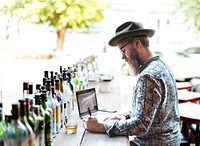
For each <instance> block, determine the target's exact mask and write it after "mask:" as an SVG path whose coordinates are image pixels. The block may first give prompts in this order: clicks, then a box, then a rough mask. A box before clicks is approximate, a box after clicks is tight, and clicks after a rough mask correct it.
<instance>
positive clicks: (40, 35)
mask: <svg viewBox="0 0 200 146" xmlns="http://www.w3.org/2000/svg"><path fill="white" fill-rule="evenodd" d="M198 5H199V2H198V0H191V1H187V0H185V1H184V0H182V1H181V0H180V1H179V0H162V1H161V0H151V1H149V0H139V1H138V0H137V1H136V0H104V1H103V0H86V1H80V0H75V1H70V0H69V1H67V0H66V1H56V0H24V1H21V0H0V10H1V13H0V76H1V85H2V91H3V97H5V98H8V97H9V98H11V97H10V96H12V95H10V94H8V93H11V92H12V93H15V96H16V97H17V98H20V97H22V83H23V82H24V81H28V82H34V83H35V84H36V83H42V78H43V71H44V70H54V71H57V70H59V66H60V65H62V66H65V67H68V66H72V65H73V64H74V63H76V62H77V61H80V60H82V59H84V58H86V57H88V56H90V55H97V56H98V65H99V70H100V71H101V72H115V74H116V75H117V76H118V77H119V78H120V80H121V82H122V83H121V84H122V85H123V88H122V89H123V91H124V95H128V94H129V92H131V89H132V86H129V83H130V82H128V81H130V79H132V77H130V72H129V67H128V65H127V64H126V63H125V62H124V61H123V60H122V59H121V54H120V52H119V51H118V49H116V48H113V47H110V46H108V44H107V43H108V41H109V40H110V38H111V37H113V36H114V35H115V34H114V33H115V29H116V27H118V26H119V25H120V24H122V23H123V22H125V21H138V22H141V23H143V25H144V27H145V28H151V29H155V31H156V33H155V35H154V36H153V38H151V49H152V50H153V51H154V52H155V53H156V54H160V55H161V56H162V57H163V58H164V59H165V60H166V62H167V63H169V65H170V67H171V68H172V70H173V72H174V75H175V78H176V80H177V81H190V80H191V79H193V78H199V77H200V71H199V68H200V57H199V55H200V43H199V39H200V38H199V36H200V35H199V28H200V23H199V22H200V21H199V20H198V19H199V18H198V16H199V15H198V13H199V11H198V10H199V9H198V7H197V8H196V9H197V10H195V6H198ZM105 62H106V63H105ZM133 80H134V79H133ZM130 85H132V82H131V83H130ZM129 87H130V88H129ZM16 93H17V94H16ZM5 98H4V99H3V100H5Z"/></svg>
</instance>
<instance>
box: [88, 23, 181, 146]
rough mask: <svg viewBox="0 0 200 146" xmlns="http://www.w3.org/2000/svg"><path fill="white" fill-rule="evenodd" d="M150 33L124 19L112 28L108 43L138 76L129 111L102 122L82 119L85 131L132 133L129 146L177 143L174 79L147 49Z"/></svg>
mask: <svg viewBox="0 0 200 146" xmlns="http://www.w3.org/2000/svg"><path fill="white" fill-rule="evenodd" d="M154 33H155V31H154V30H153V29H144V28H143V26H142V24H141V23H137V22H125V23H123V24H122V25H120V26H119V27H118V28H117V29H116V36H114V37H113V38H112V39H111V40H110V41H109V45H110V46H118V47H119V49H120V51H121V53H122V59H125V61H126V62H128V64H129V65H130V67H131V69H132V70H133V72H134V74H135V75H137V76H138V80H137V83H136V88H134V91H133V92H134V94H133V103H132V111H130V112H128V113H125V114H123V115H120V116H118V117H113V118H109V119H108V120H106V121H105V122H104V123H100V122H98V120H97V119H95V118H92V117H90V118H88V119H87V120H84V121H85V125H86V127H87V130H88V131H91V132H103V133H107V134H108V135H109V136H117V135H126V136H134V138H133V139H132V140H131V141H130V145H131V146H180V115H179V110H178V95H177V87H176V81H175V79H174V76H173V74H172V71H171V70H170V68H169V67H168V65H167V64H166V63H165V62H164V61H163V60H162V59H161V57H160V56H156V55H154V54H153V53H152V51H151V50H150V47H149V38H150V37H152V36H153V35H154Z"/></svg>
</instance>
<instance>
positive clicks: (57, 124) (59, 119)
mask: <svg viewBox="0 0 200 146" xmlns="http://www.w3.org/2000/svg"><path fill="white" fill-rule="evenodd" d="M60 114H61V112H60V106H57V107H56V132H57V133H58V131H59V130H60V124H61V118H60Z"/></svg>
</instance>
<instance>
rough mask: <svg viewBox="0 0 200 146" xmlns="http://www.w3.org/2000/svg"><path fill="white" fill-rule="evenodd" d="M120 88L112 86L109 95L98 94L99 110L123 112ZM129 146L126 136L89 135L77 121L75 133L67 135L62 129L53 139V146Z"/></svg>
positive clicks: (80, 122)
mask: <svg viewBox="0 0 200 146" xmlns="http://www.w3.org/2000/svg"><path fill="white" fill-rule="evenodd" d="M122 99H123V98H122V96H121V92H120V88H119V87H116V86H114V87H113V89H112V91H111V92H109V93H101V92H100V93H98V94H97V101H98V105H99V109H104V110H117V111H118V112H120V111H123V102H122ZM61 145H62V146H64V145H66V146H129V145H130V144H129V140H128V137H126V136H117V137H109V136H108V135H107V134H102V133H91V132H88V131H87V130H85V129H84V127H83V124H82V121H81V120H80V121H79V124H78V128H77V133H76V134H71V135H67V134H66V132H65V129H64V128H63V129H62V130H61V131H60V133H59V134H58V135H57V136H56V138H55V139H53V146H61Z"/></svg>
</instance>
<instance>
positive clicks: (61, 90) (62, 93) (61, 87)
mask: <svg viewBox="0 0 200 146" xmlns="http://www.w3.org/2000/svg"><path fill="white" fill-rule="evenodd" d="M58 78H59V81H60V82H59V88H60V93H61V95H62V99H61V105H60V114H61V115H60V117H61V126H60V128H63V126H64V121H65V115H64V84H63V77H62V76H61V74H60V75H59V76H58ZM65 104H66V103H65Z"/></svg>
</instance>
